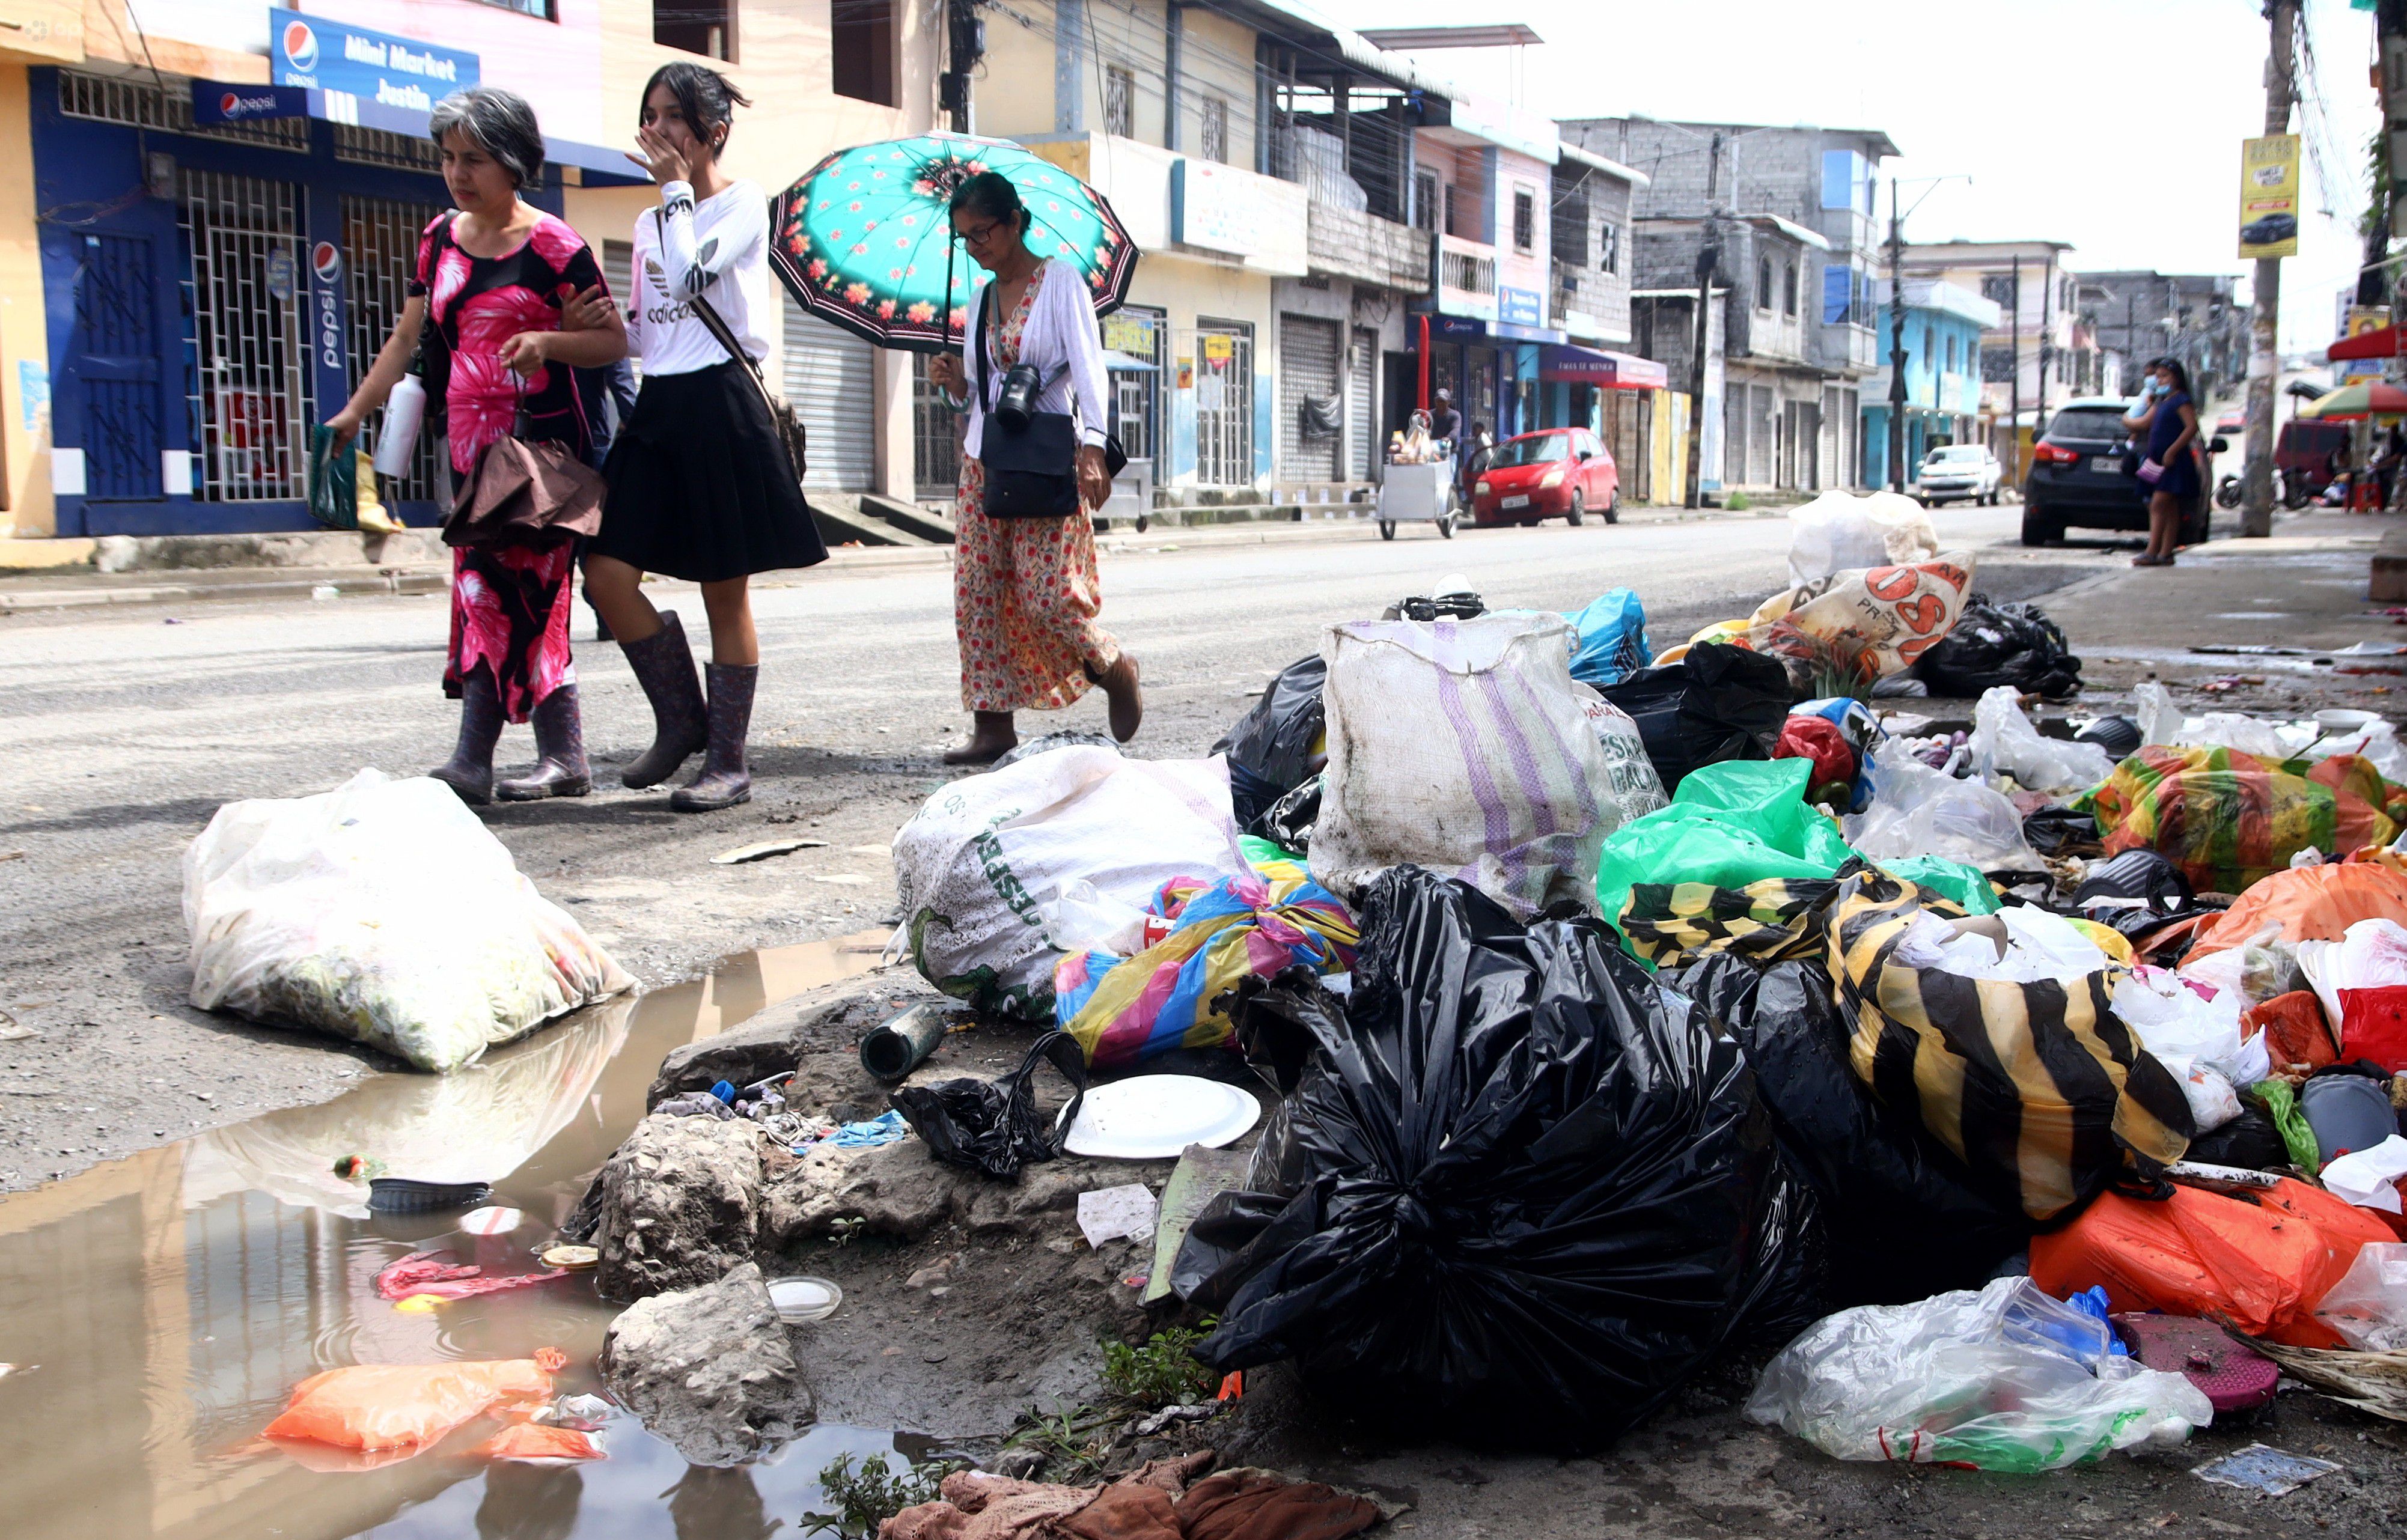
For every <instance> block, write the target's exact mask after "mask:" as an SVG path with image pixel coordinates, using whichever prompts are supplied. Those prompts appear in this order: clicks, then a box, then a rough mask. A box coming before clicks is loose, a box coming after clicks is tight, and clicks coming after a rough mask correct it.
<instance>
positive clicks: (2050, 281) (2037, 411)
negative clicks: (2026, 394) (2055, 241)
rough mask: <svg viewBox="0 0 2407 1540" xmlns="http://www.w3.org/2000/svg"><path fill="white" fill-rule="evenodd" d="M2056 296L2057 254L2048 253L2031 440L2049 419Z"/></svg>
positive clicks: (2042, 268)
mask: <svg viewBox="0 0 2407 1540" xmlns="http://www.w3.org/2000/svg"><path fill="white" fill-rule="evenodd" d="M2055 298H2056V254H2055V253H2054V252H2052V251H2051V252H2050V253H2048V255H2047V256H2046V257H2044V259H2042V260H2041V261H2040V268H2039V395H2038V397H2037V398H2036V399H2035V400H2033V401H2032V403H2031V442H2032V443H2034V444H2036V443H2038V442H2039V435H2040V431H2041V430H2042V429H2043V427H2044V425H2045V423H2046V421H2047V359H2048V354H2049V353H2051V352H2053V351H2054V349H2053V348H2052V347H2051V346H2049V343H2050V338H2049V336H2048V322H2049V320H2050V319H2051V318H2050V317H2049V315H2048V302H2049V301H2051V300H2053V299H2055Z"/></svg>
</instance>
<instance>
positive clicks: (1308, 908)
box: [1053, 861, 1357, 1068]
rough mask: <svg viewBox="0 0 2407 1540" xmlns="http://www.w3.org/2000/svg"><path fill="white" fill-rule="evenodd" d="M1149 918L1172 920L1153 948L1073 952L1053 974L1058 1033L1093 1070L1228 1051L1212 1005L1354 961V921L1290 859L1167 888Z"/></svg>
mask: <svg viewBox="0 0 2407 1540" xmlns="http://www.w3.org/2000/svg"><path fill="white" fill-rule="evenodd" d="M1154 911H1155V912H1156V913H1157V914H1159V915H1161V916H1162V917H1163V918H1165V919H1168V920H1170V921H1172V922H1174V924H1173V927H1172V929H1171V932H1170V934H1169V935H1167V936H1165V937H1163V938H1162V939H1161V940H1159V941H1157V942H1155V943H1154V944H1153V945H1152V946H1149V947H1147V948H1146V949H1145V950H1144V951H1143V952H1140V953H1138V954H1136V955H1135V956H1132V957H1122V956H1116V955H1114V954H1111V953H1107V952H1083V953H1076V954H1072V955H1070V956H1067V957H1064V958H1062V959H1061V968H1059V969H1058V970H1057V971H1056V972H1055V974H1054V977H1053V1002H1054V1004H1053V1009H1054V1011H1055V1013H1056V1017H1057V1019H1058V1020H1059V1021H1060V1023H1061V1030H1062V1031H1064V1032H1067V1033H1069V1034H1070V1036H1072V1037H1073V1038H1076V1039H1077V1040H1078V1047H1079V1049H1080V1050H1081V1051H1082V1052H1083V1053H1085V1054H1086V1055H1087V1062H1088V1063H1089V1064H1090V1065H1092V1066H1094V1067H1097V1068H1103V1067H1107V1066H1113V1065H1126V1064H1133V1063H1135V1062H1136V1061H1138V1060H1139V1059H1145V1058H1150V1057H1152V1056H1153V1055H1155V1054H1157V1053H1168V1052H1169V1051H1170V1050H1172V1049H1175V1048H1222V1047H1231V1046H1233V1044H1232V1038H1231V1034H1232V1027H1231V1025H1230V1022H1229V1018H1228V1017H1227V1016H1226V1015H1225V1014H1223V1013H1222V1011H1221V1010H1220V1008H1219V1001H1220V998H1221V996H1225V995H1226V994H1228V992H1229V991H1230V990H1232V989H1234V988H1235V987H1236V985H1237V982H1238V981H1239V980H1240V979H1245V978H1264V979H1268V978H1273V977H1275V976H1276V975H1277V974H1278V972H1279V971H1280V970H1281V969H1283V968H1292V967H1304V968H1312V969H1313V970H1314V971H1315V972H1319V973H1337V972H1344V971H1346V970H1348V969H1350V968H1353V966H1354V944H1355V941H1356V940H1357V936H1356V934H1355V930H1354V919H1353V916H1352V915H1350V914H1348V913H1346V907H1345V906H1344V905H1343V904H1340V903H1339V902H1338V901H1337V899H1336V898H1335V897H1333V896H1332V895H1331V894H1330V893H1329V892H1328V890H1326V889H1325V888H1323V887H1321V885H1320V884H1319V883H1316V882H1314V881H1312V879H1311V878H1310V876H1308V875H1307V874H1306V873H1305V871H1304V869H1303V867H1301V866H1299V865H1297V864H1295V863H1294V862H1291V861H1283V862H1277V863H1273V864H1267V865H1260V864H1258V866H1257V869H1256V870H1255V871H1254V872H1252V873H1251V874H1249V875H1247V876H1244V877H1233V878H1229V877H1224V878H1222V879H1220V880H1219V881H1218V882H1214V883H1201V882H1193V881H1183V882H1177V883H1169V884H1167V885H1166V886H1164V887H1163V889H1162V891H1161V895H1160V897H1158V898H1157V899H1156V900H1155V903H1154Z"/></svg>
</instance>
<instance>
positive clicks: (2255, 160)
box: [2240, 134, 2299, 259]
mask: <svg viewBox="0 0 2407 1540" xmlns="http://www.w3.org/2000/svg"><path fill="white" fill-rule="evenodd" d="M2298 254H2299V136H2298V135H2297V134H2266V135H2265V136H2264V137H2263V138H2261V139H2244V140H2243V141H2241V145H2240V255H2241V256H2242V257H2243V258H2247V259H2256V258H2260V257H2295V256H2297V255H2298Z"/></svg>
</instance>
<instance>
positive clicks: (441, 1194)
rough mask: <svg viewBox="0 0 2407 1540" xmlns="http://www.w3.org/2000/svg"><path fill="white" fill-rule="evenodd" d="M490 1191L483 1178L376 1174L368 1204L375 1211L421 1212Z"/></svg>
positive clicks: (478, 1199) (466, 1203)
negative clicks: (439, 1178)
mask: <svg viewBox="0 0 2407 1540" xmlns="http://www.w3.org/2000/svg"><path fill="white" fill-rule="evenodd" d="M492 1195H493V1189H492V1185H491V1183H490V1182H482V1181H413V1180H410V1179H409V1178H407V1177H376V1178H372V1179H371V1180H369V1182H368V1208H369V1210H370V1211H371V1212H373V1213H378V1214H423V1213H432V1212H434V1211H435V1210H438V1209H443V1208H469V1207H472V1206H473V1205H476V1204H479V1203H482V1202H484V1201H485V1200H486V1199H487V1198H489V1197H491V1196H492Z"/></svg>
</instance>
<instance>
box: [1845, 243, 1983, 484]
mask: <svg viewBox="0 0 2407 1540" xmlns="http://www.w3.org/2000/svg"><path fill="white" fill-rule="evenodd" d="M1904 288H1905V304H1904V308H1903V311H1902V323H1903V333H1904V339H1905V410H1904V411H1903V413H1902V414H1901V415H1900V417H1899V419H1898V420H1900V421H1901V422H1902V423H1903V424H1904V429H1905V431H1904V436H1903V440H1902V445H1901V455H1900V457H1899V460H1898V464H1897V466H1896V467H1895V469H1896V470H1897V475H1896V476H1895V477H1894V478H1892V476H1891V474H1890V472H1891V470H1892V466H1891V464H1890V460H1889V448H1890V431H1889V420H1890V406H1891V403H1892V399H1893V395H1894V389H1893V387H1892V386H1891V384H1890V375H1889V371H1888V370H1887V368H1884V369H1882V370H1881V372H1880V373H1879V374H1873V375H1872V376H1870V377H1869V378H1867V379H1866V380H1865V381H1864V383H1863V414H1864V422H1863V444H1864V451H1863V452H1864V462H1863V465H1862V466H1861V467H1860V474H1859V478H1858V479H1859V480H1860V481H1862V482H1864V483H1865V484H1866V485H1869V486H1875V487H1878V486H1886V485H1888V484H1889V482H1890V481H1891V480H1892V479H1895V480H1898V481H1911V480H1913V479H1914V470H1915V467H1916V466H1917V465H1920V464H1921V463H1922V457H1923V456H1924V455H1926V454H1928V453H1930V451H1931V450H1933V449H1935V448H1938V447H1939V446H1940V445H1943V444H1976V443H1979V442H1980V441H1981V440H1980V435H1981V433H1982V431H1983V429H1984V426H1985V424H1984V421H1983V418H1982V415H1981V348H1982V346H1983V341H1984V339H1985V338H1986V337H1987V335H1988V334H1989V333H1990V332H1994V331H1995V330H1996V329H1997V326H1998V322H1999V321H2000V319H2001V318H2002V316H2003V314H2004V312H2003V311H2002V310H2001V309H2000V307H1999V306H1998V304H1996V303H1995V302H1994V301H1991V300H1985V299H1983V298H1982V297H1981V296H1980V295H1979V294H1977V293H1974V292H1973V290H1969V289H1960V288H1958V287H1957V286H1956V285H1954V284H1952V283H1945V282H1942V281H1940V280H1938V279H1933V278H1908V279H1907V280H1906V281H1905V286H1904ZM1893 293H1894V290H1891V289H1890V287H1889V284H1888V281H1887V279H1883V280H1881V283H1880V285H1879V288H1878V291H1877V296H1876V297H1877V299H1878V302H1879V314H1880V320H1881V328H1882V340H1883V341H1884V342H1887V338H1888V335H1889V332H1891V330H1893V329H1894V328H1895V326H1896V325H1897V323H1898V320H1899V319H1900V312H1899V311H1898V309H1897V308H1896V307H1894V306H1893V305H1892V304H1891V303H1890V301H1891V297H1892V294H1893ZM1883 358H1884V361H1885V362H1886V360H1887V354H1886V352H1885V353H1884V355H1883Z"/></svg>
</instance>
